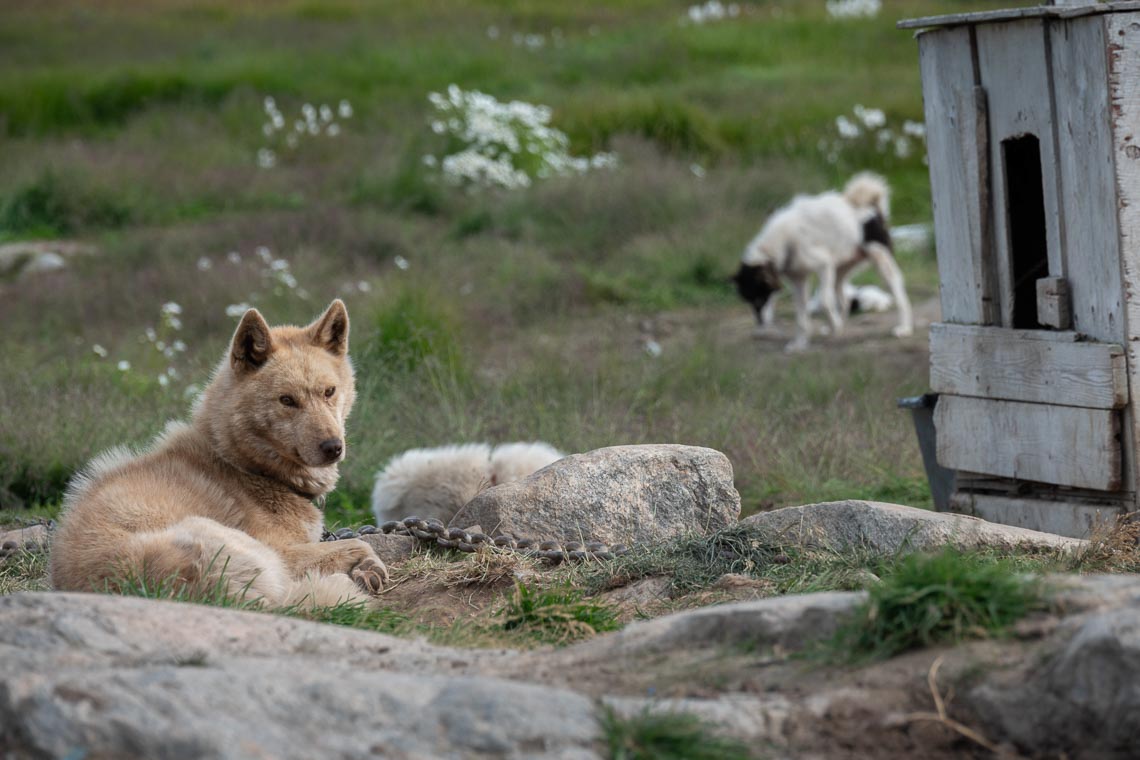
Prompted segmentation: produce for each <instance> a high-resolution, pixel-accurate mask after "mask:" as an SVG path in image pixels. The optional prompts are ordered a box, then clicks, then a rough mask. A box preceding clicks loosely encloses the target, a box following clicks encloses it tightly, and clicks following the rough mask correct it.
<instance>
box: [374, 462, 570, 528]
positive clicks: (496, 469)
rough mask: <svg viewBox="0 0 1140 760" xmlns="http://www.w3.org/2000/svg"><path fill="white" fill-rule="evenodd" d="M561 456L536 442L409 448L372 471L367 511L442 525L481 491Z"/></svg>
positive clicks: (383, 517)
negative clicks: (373, 480) (433, 519)
mask: <svg viewBox="0 0 1140 760" xmlns="http://www.w3.org/2000/svg"><path fill="white" fill-rule="evenodd" d="M564 456H565V454H563V453H562V452H560V451H558V450H557V449H555V448H554V447H553V446H551V445H550V444H547V443H541V442H534V443H504V444H501V445H499V446H496V447H494V448H491V447H490V446H489V445H487V444H485V443H467V444H454V445H450V446H439V447H437V448H431V449H411V450H410V451H405V452H404V453H403V454H398V455H397V456H395V457H393V458H392V459H390V460H389V461H388V463H387V464H386V465H385V466H384V469H382V470H381V471H380V472H378V473H377V474H376V486H375V488H374V489H373V490H372V511H373V512H374V513H375V515H376V520H377V524H379V523H383V522H386V521H388V520H399V519H401V518H404V517H409V516H411V515H416V516H418V517H422V518H424V519H427V518H429V517H436V518H439V519H440V520H442V521H443V522H444V523H445V524H446V523H447V522H448V521H449V520H451V518H452V517H454V516H455V513H456V512H458V511H459V510H460V509H461V508H462V507H463V505H465V504H466V503H467V502H469V501H471V500H472V499H474V498H475V496H476V495H477V494H478V493H479V492H480V491H482V490H483V489H485V488H490V487H491V486H496V485H499V484H500V483H510V482H512V481H515V480H520V479H522V478H525V477H526V476H527V475H530V474H531V473H533V472H535V471H536V470H541V469H542V468H543V467H545V466H546V465H548V464H551V463H553V462H557V461H558V460H559V459H561V458H562V457H564ZM487 527H490V526H487Z"/></svg>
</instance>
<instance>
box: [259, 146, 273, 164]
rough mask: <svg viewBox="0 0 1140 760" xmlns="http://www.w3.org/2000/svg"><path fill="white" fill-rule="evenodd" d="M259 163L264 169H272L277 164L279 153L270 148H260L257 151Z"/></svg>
mask: <svg viewBox="0 0 1140 760" xmlns="http://www.w3.org/2000/svg"><path fill="white" fill-rule="evenodd" d="M257 165H258V166H260V167H261V168H262V169H272V168H273V167H274V166H276V165H277V154H276V153H274V152H273V151H271V150H270V149H269V148H260V149H259V150H258V151H257Z"/></svg>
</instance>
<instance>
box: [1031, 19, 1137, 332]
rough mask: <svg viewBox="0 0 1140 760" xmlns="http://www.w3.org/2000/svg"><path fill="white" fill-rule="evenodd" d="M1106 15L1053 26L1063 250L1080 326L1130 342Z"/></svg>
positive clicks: (1076, 326)
mask: <svg viewBox="0 0 1140 760" xmlns="http://www.w3.org/2000/svg"><path fill="white" fill-rule="evenodd" d="M1104 21H1105V19H1104V18H1103V17H1100V16H1093V17H1086V18H1080V19H1075V20H1072V21H1060V20H1058V21H1054V22H1052V23H1050V25H1049V47H1050V51H1051V57H1052V62H1053V92H1054V102H1055V104H1056V106H1055V109H1056V111H1055V112H1056V129H1057V138H1058V139H1057V168H1058V171H1059V172H1060V180H1061V194H1060V201H1061V238H1062V239H1061V242H1062V245H1061V249H1062V252H1063V255H1064V257H1065V270H1066V272H1065V273H1066V277H1067V279H1068V282H1069V288H1070V295H1071V298H1072V300H1071V303H1072V312H1073V329H1074V330H1077V331H1078V332H1082V333H1084V334H1085V335H1088V336H1089V337H1091V338H1095V339H1096V340H1103V341H1113V342H1117V343H1120V342H1123V341H1124V338H1125V335H1124V289H1123V287H1122V286H1121V281H1120V237H1119V234H1118V232H1117V228H1116V176H1115V171H1116V166H1115V162H1114V161H1113V144H1112V127H1111V125H1110V123H1109V103H1108V56H1107V52H1106V42H1105V33H1104Z"/></svg>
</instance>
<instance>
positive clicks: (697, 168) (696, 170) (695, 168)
mask: <svg viewBox="0 0 1140 760" xmlns="http://www.w3.org/2000/svg"><path fill="white" fill-rule="evenodd" d="M689 171H690V172H692V173H693V176H694V177H696V178H697V179H704V178H705V168H704V167H703V166H701V165H700V164H689Z"/></svg>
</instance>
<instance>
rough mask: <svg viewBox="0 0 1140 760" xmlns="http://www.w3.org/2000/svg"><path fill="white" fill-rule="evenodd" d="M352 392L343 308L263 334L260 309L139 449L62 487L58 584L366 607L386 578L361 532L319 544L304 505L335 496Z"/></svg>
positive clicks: (313, 511) (117, 452)
mask: <svg viewBox="0 0 1140 760" xmlns="http://www.w3.org/2000/svg"><path fill="white" fill-rule="evenodd" d="M354 397H355V390H354V384H353V372H352V365H351V364H350V362H349V359H348V312H347V310H346V309H345V306H344V304H343V303H342V302H341V301H339V300H337V301H334V302H333V303H332V305H330V306H329V308H328V310H327V311H326V312H325V313H324V314H323V315H322V316H321V317H320V318H318V319H317V320H316V321H315V322H313V323H312V324H311V325H309V326H307V327H292V326H285V327H274V328H270V327H269V325H267V324H266V322H265V320H264V319H263V318H262V316H261V314H259V313H258V312H257V310H256V309H250V310H249V311H247V312H246V313H245V316H244V317H242V320H241V323H240V324H239V325H238V328H237V331H236V332H235V333H234V337H233V340H232V342H231V345H230V350H229V351H228V352H227V354H226V356H225V358H224V359H223V360H222V362H221V363H220V364H219V366H218V368H217V370H216V371H215V372H214V376H213V379H212V380H211V382H210V384H209V385H208V386H207V387H206V389H205V390H204V391H203V393H202V395H201V396H200V398H199V399H198V401H197V402H196V404H195V407H194V412H193V416H192V419H191V421H190V422H189V423H188V424H187V423H171V424H170V425H168V426H167V428H166V431H165V432H164V433H163V434H162V435H161V436H159V438H158V439H157V440H156V441H155V442H154V443H153V444H152V445H151V447H150V448H149V449H148V450H147V451H145V452H143V453H139V454H134V453H132V452H130V451H128V450H126V449H123V448H120V449H114V450H112V451H111V452H108V453H107V454H104V455H102V456H100V457H98V458H96V459H95V460H94V461H93V462H91V463H90V464H89V465H88V466H87V468H86V469H85V470H84V471H83V472H82V473H80V474H79V475H77V476H76V477H75V478H74V479H73V480H72V482H71V484H70V487H69V491H68V494H67V497H66V500H65V504H64V512H63V515H62V517H61V518H60V524H59V529H58V530H57V531H56V534H55V536H54V538H53V541H52V550H51V577H52V582H53V584H54V585H55V587H56V588H58V589H63V590H76V591H90V590H104V589H110V590H113V589H114V587H115V585H116V584H118V583H121V582H123V581H129V580H131V579H137V580H142V581H145V582H147V583H149V584H151V585H152V586H153V585H156V584H170V583H173V584H174V585H175V586H176V587H180V588H189V589H190V590H192V591H193V590H195V589H200V590H203V591H205V590H209V589H213V588H216V587H217V586H218V585H219V584H220V583H225V584H226V585H227V588H226V590H227V591H228V593H229V594H231V595H232V596H235V597H244V598H246V599H250V600H262V601H263V602H264V603H266V604H269V605H274V606H278V605H290V604H303V605H309V606H325V605H332V604H336V603H338V602H341V601H353V602H357V601H364V600H367V599H368V598H369V592H376V591H379V590H380V587H381V585H382V583H383V582H384V581H386V580H387V570H386V569H385V567H384V564H383V563H382V562H381V561H380V559H379V558H378V557H377V556H376V553H375V552H374V551H373V550H372V548H371V547H370V546H369V545H368V544H366V543H364V542H363V541H358V540H344V541H335V542H326V543H321V542H320V537H321V531H322V522H323V518H322V515H321V513H320V511H319V510H318V509H317V508H316V507H315V506H314V505H313V499H314V498H316V497H319V496H321V495H323V494H325V493H327V492H328V491H330V490H332V488H333V486H334V485H335V484H336V481H337V477H338V473H337V464H338V462H340V461H341V460H342V459H343V458H344V451H345V444H344V422H345V418H346V417H347V416H348V413H349V410H350V409H351V408H352V403H353V400H354Z"/></svg>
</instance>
